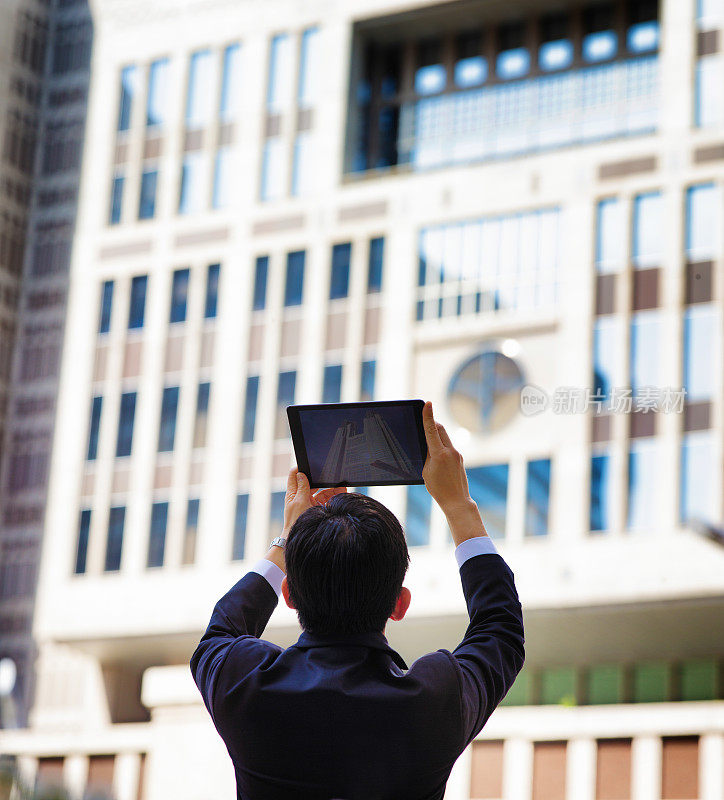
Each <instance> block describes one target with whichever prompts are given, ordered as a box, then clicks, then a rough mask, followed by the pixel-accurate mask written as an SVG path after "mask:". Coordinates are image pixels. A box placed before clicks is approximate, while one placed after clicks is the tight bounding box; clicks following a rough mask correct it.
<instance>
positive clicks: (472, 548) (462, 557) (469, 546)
mask: <svg viewBox="0 0 724 800" xmlns="http://www.w3.org/2000/svg"><path fill="white" fill-rule="evenodd" d="M490 555H498V551H497V550H496V549H495V545H494V544H493V540H492V539H491V538H490V537H489V536H476V537H475V538H473V539H466V540H465V541H464V542H461V543H460V544H459V545H458V546H457V547H456V548H455V559H456V560H457V562H458V567H462V565H463V564H464V563H465V562H466V561H467V560H468V559H469V558H472V557H473V556H490Z"/></svg>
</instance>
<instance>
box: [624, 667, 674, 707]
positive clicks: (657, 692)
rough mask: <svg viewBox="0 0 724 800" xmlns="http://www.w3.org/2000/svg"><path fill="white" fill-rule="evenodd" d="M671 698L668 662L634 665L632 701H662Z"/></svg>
mask: <svg viewBox="0 0 724 800" xmlns="http://www.w3.org/2000/svg"><path fill="white" fill-rule="evenodd" d="M670 698H671V669H670V668H669V665H668V664H653V663H652V664H637V665H636V666H635V667H634V682H633V699H634V703H664V702H666V701H667V700H669V699H670Z"/></svg>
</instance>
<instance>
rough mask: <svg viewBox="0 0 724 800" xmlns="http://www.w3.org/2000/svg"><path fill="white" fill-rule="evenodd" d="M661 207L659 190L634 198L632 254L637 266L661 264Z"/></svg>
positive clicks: (661, 200)
mask: <svg viewBox="0 0 724 800" xmlns="http://www.w3.org/2000/svg"><path fill="white" fill-rule="evenodd" d="M663 207H664V204H663V199H662V197H661V194H660V193H659V192H649V193H647V194H640V195H637V196H636V197H635V198H634V213H633V246H632V256H633V263H634V266H635V267H637V268H639V267H658V266H660V264H661V257H662V254H663V241H664V239H663V236H662V235H661V232H662V230H663Z"/></svg>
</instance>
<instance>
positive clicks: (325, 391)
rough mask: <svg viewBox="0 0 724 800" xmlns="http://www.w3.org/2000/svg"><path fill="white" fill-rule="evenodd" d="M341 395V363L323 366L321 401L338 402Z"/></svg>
mask: <svg viewBox="0 0 724 800" xmlns="http://www.w3.org/2000/svg"><path fill="white" fill-rule="evenodd" d="M341 395H342V365H341V364H330V365H328V366H326V367H325V368H324V386H323V387H322V402H323V403H339V400H340V397H341Z"/></svg>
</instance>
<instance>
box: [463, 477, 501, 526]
mask: <svg viewBox="0 0 724 800" xmlns="http://www.w3.org/2000/svg"><path fill="white" fill-rule="evenodd" d="M467 472H468V484H469V488H470V496H471V497H472V499H473V500H474V501H475V502H476V503H477V505H478V508H479V509H480V515H481V516H482V518H483V524H484V525H485V530H486V531H487V532H488V536H490V538H491V539H502V538H503V537H504V536H505V519H506V512H507V504H508V465H507V464H486V465H485V466H482V467H472V468H469V469H468V471H467Z"/></svg>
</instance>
